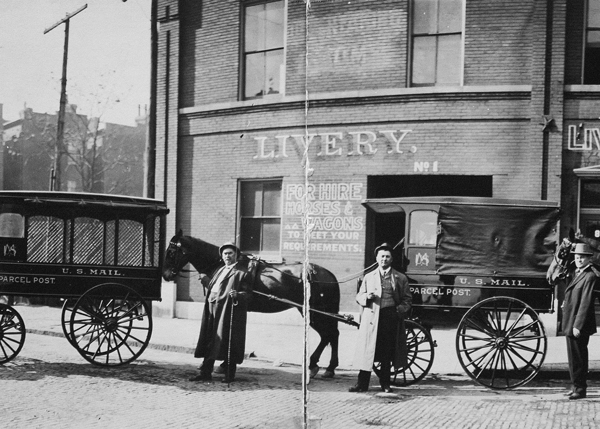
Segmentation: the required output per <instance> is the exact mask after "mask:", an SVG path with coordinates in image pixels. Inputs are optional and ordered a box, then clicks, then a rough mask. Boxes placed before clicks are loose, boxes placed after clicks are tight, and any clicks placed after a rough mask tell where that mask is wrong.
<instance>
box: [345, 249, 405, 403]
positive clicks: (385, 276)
mask: <svg viewBox="0 0 600 429" xmlns="http://www.w3.org/2000/svg"><path fill="white" fill-rule="evenodd" d="M375 259H376V260H377V265H378V267H377V268H376V269H375V270H373V271H371V272H369V273H368V274H366V275H365V278H364V280H363V282H362V284H361V285H360V289H359V291H358V294H357V295H356V302H358V304H359V305H360V306H361V307H362V316H361V320H360V328H359V330H358V340H357V343H356V353H355V355H354V367H355V368H357V369H358V370H359V373H358V382H357V383H356V385H355V386H353V387H351V388H350V392H366V391H367V390H368V389H369V379H370V378H371V369H372V368H373V362H380V363H381V371H380V373H379V374H378V375H379V384H380V386H381V389H382V390H383V391H384V392H386V393H391V391H392V390H391V387H390V370H391V368H390V367H391V364H392V363H393V364H394V367H395V368H402V367H403V366H405V365H406V359H407V349H406V332H405V330H404V316H405V314H406V313H407V312H408V311H409V310H410V307H411V305H412V295H411V293H410V288H409V286H408V279H407V278H406V276H405V275H404V274H402V273H400V272H398V271H396V270H394V269H393V268H392V248H391V246H389V245H388V244H387V243H383V244H382V245H380V246H378V247H377V248H376V249H375Z"/></svg>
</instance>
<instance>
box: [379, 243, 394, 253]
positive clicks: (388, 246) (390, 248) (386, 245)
mask: <svg viewBox="0 0 600 429" xmlns="http://www.w3.org/2000/svg"><path fill="white" fill-rule="evenodd" d="M380 250H388V251H389V252H390V253H391V252H392V250H393V249H392V246H390V245H389V244H387V243H381V244H380V245H379V246H377V247H376V248H375V256H377V252H379V251H380Z"/></svg>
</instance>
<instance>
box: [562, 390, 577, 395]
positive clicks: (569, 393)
mask: <svg viewBox="0 0 600 429" xmlns="http://www.w3.org/2000/svg"><path fill="white" fill-rule="evenodd" d="M573 393H575V392H573V391H572V390H569V391H568V392H567V393H563V395H565V396H571V395H572V394H573Z"/></svg>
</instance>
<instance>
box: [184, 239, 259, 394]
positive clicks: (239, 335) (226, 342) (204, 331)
mask: <svg viewBox="0 0 600 429" xmlns="http://www.w3.org/2000/svg"><path fill="white" fill-rule="evenodd" d="M219 254H220V255H221V258H222V259H223V262H224V263H225V266H223V267H222V268H221V269H219V270H218V271H217V272H216V274H215V276H214V277H213V278H212V280H211V281H210V283H209V285H208V296H207V298H206V301H205V302H204V313H203V314H202V326H201V328H200V338H199V339H198V345H197V346H196V351H195V353H194V357H196V358H204V361H203V363H202V366H201V367H200V374H199V375H197V376H195V377H192V378H190V381H201V380H202V381H207V380H211V379H212V371H213V368H214V364H215V360H222V361H224V368H225V378H224V379H223V382H225V383H229V382H231V381H233V380H234V378H235V372H236V368H237V366H236V365H237V364H240V363H242V362H243V361H244V349H245V345H246V313H247V308H248V301H249V299H250V298H251V294H252V287H251V285H250V281H249V274H248V271H247V269H246V268H245V267H242V266H240V263H238V261H237V258H238V255H239V249H238V248H237V247H236V245H235V244H233V243H225V244H224V245H222V246H221V247H220V248H219ZM232 311H233V318H232V313H231V312H232ZM232 321H233V323H232ZM230 334H231V338H230Z"/></svg>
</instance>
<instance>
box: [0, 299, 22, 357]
mask: <svg viewBox="0 0 600 429" xmlns="http://www.w3.org/2000/svg"><path fill="white" fill-rule="evenodd" d="M23 344H25V323H23V318H22V317H21V315H20V314H19V313H18V312H17V310H15V309H14V308H13V307H11V306H10V305H6V304H0V364H3V363H6V362H9V361H11V360H12V359H14V358H15V357H17V355H18V354H19V352H20V351H21V349H22V348H23Z"/></svg>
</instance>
